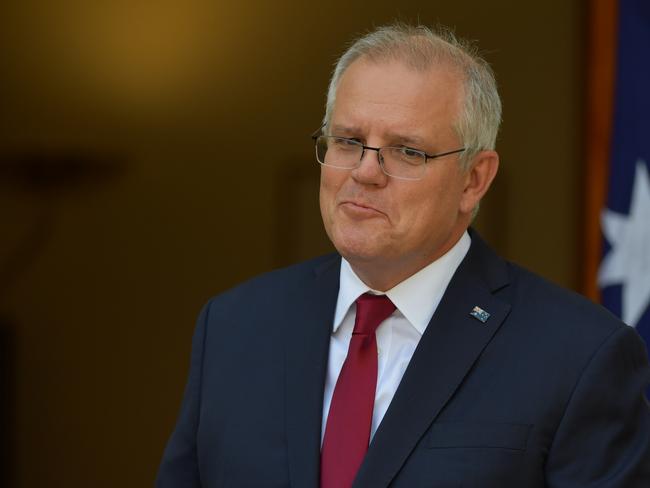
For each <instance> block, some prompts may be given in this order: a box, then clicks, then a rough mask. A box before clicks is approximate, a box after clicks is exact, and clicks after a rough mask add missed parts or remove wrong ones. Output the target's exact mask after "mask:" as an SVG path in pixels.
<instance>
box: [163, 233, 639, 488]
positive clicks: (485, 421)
mask: <svg viewBox="0 0 650 488" xmlns="http://www.w3.org/2000/svg"><path fill="white" fill-rule="evenodd" d="M339 263H340V257H338V256H336V255H333V256H326V257H323V258H319V259H316V260H312V261H309V262H306V263H302V264H299V265H296V266H293V267H290V268H286V269H282V270H278V271H274V272H272V273H269V274H266V275H263V276H260V277H257V278H255V279H253V280H251V281H249V282H247V283H245V284H243V285H240V286H238V287H237V288H234V289H232V290H230V291H228V292H226V293H224V294H222V295H220V296H218V297H216V298H214V299H213V300H212V301H210V302H209V303H208V304H207V305H206V306H205V308H204V309H203V311H202V313H201V315H200V317H199V319H198V325H197V328H196V332H195V336H194V340H193V351H192V359H191V369H190V374H189V380H188V383H187V387H186V391H185V396H184V400H183V405H182V408H181V412H180V416H179V420H178V424H177V426H176V429H175V431H174V433H173V435H172V437H171V439H170V440H169V443H168V445H167V448H166V450H165V453H164V456H163V460H162V464H161V466H160V470H159V473H158V480H157V486H158V487H159V488H170V487H174V488H198V487H202V488H216V487H237V488H243V487H255V488H264V487H269V488H270V487H289V486H290V487H295V488H309V487H312V488H315V487H317V486H318V479H319V451H320V429H321V415H322V405H323V385H324V380H325V373H326V364H327V357H328V346H329V338H330V333H331V330H332V321H333V315H334V307H335V304H336V299H337V293H338V285H339V283H338V280H339ZM476 305H478V306H479V307H481V308H482V309H484V310H486V311H487V312H489V313H490V317H489V319H488V320H487V322H485V323H482V322H481V321H479V320H477V319H476V318H474V317H472V316H471V315H470V311H471V310H472V309H473V307H474V306H476ZM649 379H650V368H649V366H648V360H647V355H646V352H645V348H644V344H643V342H642V341H641V339H640V338H639V336H638V335H637V334H636V332H635V331H634V330H633V329H632V328H630V327H628V326H626V325H624V324H622V323H621V322H619V321H618V320H617V319H615V318H614V317H613V316H612V315H610V314H609V313H608V312H606V311H604V310H603V309H602V308H600V307H598V306H595V305H593V304H592V303H590V302H588V301H587V300H586V299H584V298H582V297H580V296H578V295H576V294H573V293H571V292H568V291H565V290H563V289H560V288H558V287H556V286H554V285H552V284H550V283H548V282H546V281H544V280H543V279H541V278H539V277H538V276H535V275H533V274H531V273H529V272H527V271H525V270H523V269H521V268H519V267H517V266H515V265H513V264H511V263H508V262H506V261H504V260H502V259H500V258H499V257H497V256H496V255H495V254H494V253H493V252H492V251H491V250H490V249H489V248H488V247H487V246H486V245H485V244H484V243H483V242H482V241H481V239H480V238H479V237H478V235H476V234H475V233H474V234H473V235H472V246H471V248H470V250H469V252H468V254H467V256H466V258H465V259H464V261H463V262H462V264H461V265H460V267H459V268H458V270H457V272H456V273H455V275H454V277H453V279H452V281H451V283H450V284H449V287H448V288H447V291H446V293H445V295H444V298H443V299H442V302H441V303H440V305H439V307H438V309H437V310H436V313H435V314H434V316H433V318H432V319H431V322H430V323H429V326H428V327H427V329H426V332H425V333H424V335H423V336H422V339H421V341H420V343H419V345H418V347H417V349H416V351H415V354H414V355H413V358H412V360H411V362H410V364H409V366H408V369H407V371H406V373H405V374H404V377H403V379H402V382H401V383H400V385H399V388H398V389H397V392H396V393H395V396H394V398H393V401H392V403H391V404H390V407H389V409H388V411H387V413H386V415H385V417H384V419H383V421H382V423H381V425H380V426H379V428H378V430H377V432H376V435H375V436H374V438H373V441H372V443H371V445H370V447H369V449H368V453H367V455H366V458H365V460H364V463H363V465H362V467H361V469H360V471H359V473H358V476H357V479H356V481H355V484H354V487H355V488H382V487H388V486H391V487H395V488H399V487H408V488H417V487H437V488H451V487H472V488H475V487H480V488H490V487H494V488H504V487H516V488H523V487H526V488H536V487H540V488H541V487H553V488H569V487H571V488H574V487H575V488H577V487H581V488H582V487H599V488H604V487H607V488H642V487H643V488H648V487H650V410H649V408H648V403H647V402H646V401H645V399H644V397H643V390H644V387H645V386H646V384H647V383H648V381H649Z"/></svg>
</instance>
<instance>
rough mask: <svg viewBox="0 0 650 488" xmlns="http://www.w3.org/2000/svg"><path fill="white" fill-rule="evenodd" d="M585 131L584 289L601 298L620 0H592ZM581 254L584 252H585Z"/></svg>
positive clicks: (590, 4)
mask: <svg viewBox="0 0 650 488" xmlns="http://www.w3.org/2000/svg"><path fill="white" fill-rule="evenodd" d="M588 5H589V15H588V19H589V25H588V47H587V78H586V103H585V132H584V137H585V139H584V154H585V157H584V163H583V164H584V166H583V168H584V171H583V173H584V175H585V178H584V181H585V189H584V194H583V195H584V210H583V211H584V215H583V217H584V218H583V236H582V252H581V253H580V254H581V255H582V256H583V260H582V273H581V274H582V293H583V294H585V295H586V296H588V297H589V298H591V299H592V300H594V301H600V292H599V290H598V285H597V275H598V266H599V263H600V261H601V258H602V237H601V231H600V214H601V211H602V209H603V208H604V206H605V196H606V192H607V176H608V172H609V159H610V145H611V134H612V120H613V100H614V83H615V73H616V44H617V42H616V39H617V25H618V0H589V4H588ZM580 254H579V255H580Z"/></svg>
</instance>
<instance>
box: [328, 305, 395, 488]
mask: <svg viewBox="0 0 650 488" xmlns="http://www.w3.org/2000/svg"><path fill="white" fill-rule="evenodd" d="M393 310H395V305H393V303H392V302H391V301H390V300H389V299H388V297H387V296H385V295H369V294H367V293H366V294H365V295H362V296H360V297H359V298H358V299H357V316H356V318H355V321H354V331H353V332H352V338H351V339H350V346H349V347H348V355H347V357H346V358H345V362H344V363H343V367H342V368H341V373H340V374H339V378H338V380H337V382H336V387H335V388H334V394H333V395H332V402H331V405H330V410H329V415H328V416H327V425H326V427H325V437H324V438H323V447H322V449H321V474H320V486H321V488H349V487H351V486H352V482H353V481H354V478H355V476H356V474H357V471H358V470H359V467H360V466H361V463H362V462H363V457H364V456H365V454H366V451H367V450H368V444H369V442H370V425H371V422H372V412H373V408H374V405H375V390H376V387H377V342H376V340H375V330H376V329H377V327H379V324H381V323H382V322H383V321H384V320H386V318H388V316H389V315H390V314H391V313H393Z"/></svg>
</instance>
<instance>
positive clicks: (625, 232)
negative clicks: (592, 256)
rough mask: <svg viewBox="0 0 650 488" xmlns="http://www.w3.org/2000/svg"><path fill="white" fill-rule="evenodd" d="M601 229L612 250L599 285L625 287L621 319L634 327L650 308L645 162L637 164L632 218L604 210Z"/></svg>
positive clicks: (649, 186) (649, 201)
mask: <svg viewBox="0 0 650 488" xmlns="http://www.w3.org/2000/svg"><path fill="white" fill-rule="evenodd" d="M601 226H602V229H603V232H604V234H605V237H606V238H607V241H608V242H609V243H610V245H611V246H612V248H611V250H610V251H609V252H608V253H607V255H606V256H605V259H604V260H603V262H602V264H601V266H600V269H599V271H598V284H599V285H600V286H601V287H605V286H609V285H618V284H620V285H622V294H623V296H622V315H623V316H622V319H623V322H625V323H626V324H629V325H631V326H633V327H635V326H636V325H637V323H638V322H639V320H640V319H641V317H642V316H643V313H644V312H645V310H646V308H647V307H648V305H650V176H649V175H648V168H647V166H646V164H645V163H644V162H643V161H642V160H638V161H637V163H636V171H635V174H634V187H633V189H632V200H631V202H630V213H629V215H626V214H620V213H616V212H613V211H611V210H609V209H605V210H604V211H603V213H602V215H601Z"/></svg>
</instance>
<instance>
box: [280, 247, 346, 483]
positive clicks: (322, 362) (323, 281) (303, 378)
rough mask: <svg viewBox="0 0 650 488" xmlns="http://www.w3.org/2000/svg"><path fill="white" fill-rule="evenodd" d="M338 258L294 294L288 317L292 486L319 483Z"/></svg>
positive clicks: (288, 419)
mask: <svg viewBox="0 0 650 488" xmlns="http://www.w3.org/2000/svg"><path fill="white" fill-rule="evenodd" d="M339 264H340V258H338V256H337V257H336V258H332V259H331V260H329V261H328V262H326V263H325V264H323V265H321V266H320V267H319V268H318V269H317V270H316V271H315V274H314V275H313V276H312V277H310V280H311V281H309V282H306V283H303V286H302V287H301V288H300V289H298V290H297V292H296V295H295V297H292V298H293V300H292V304H293V306H295V313H294V312H292V313H291V315H292V317H287V319H288V321H289V323H288V324H287V335H286V344H287V351H286V380H287V383H286V385H287V386H286V394H287V397H286V400H287V404H286V412H287V418H286V425H287V444H288V446H287V448H288V456H289V477H290V480H291V486H292V487H294V488H303V487H304V488H308V487H311V488H316V487H318V484H319V465H320V431H321V418H322V409H323V388H324V384H325V375H326V371H327V357H328V350H329V340H330V335H331V332H332V321H333V319H334V310H335V308H336V300H337V297H338V288H339V270H340V266H339Z"/></svg>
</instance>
